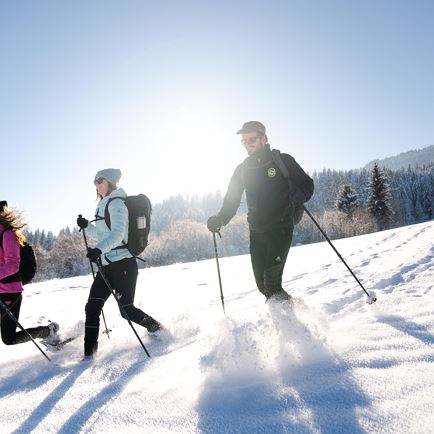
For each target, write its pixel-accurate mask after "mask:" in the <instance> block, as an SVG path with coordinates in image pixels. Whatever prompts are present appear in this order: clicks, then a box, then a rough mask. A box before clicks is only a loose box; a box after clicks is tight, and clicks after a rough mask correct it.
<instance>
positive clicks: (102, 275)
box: [96, 259, 151, 357]
mask: <svg viewBox="0 0 434 434" xmlns="http://www.w3.org/2000/svg"><path fill="white" fill-rule="evenodd" d="M96 266H97V267H98V271H99V274H100V275H101V277H102V279H103V280H104V283H105V285H106V286H107V288H108V290H109V291H110V292H111V293H112V295H113V297H114V298H115V300H116V301H117V303H118V306H119V310H120V311H121V313H122V316H123V317H124V318H125V319H126V320H127V321H128V324H129V325H130V326H131V328H132V329H133V332H134V334H135V335H136V338H137V339H138V340H139V342H140V345H141V346H142V348H143V350H144V351H145V353H146V355H147V356H148V357H151V355H150V354H149V352H148V350H147V349H146V347H145V344H144V343H143V342H142V340H141V339H140V336H139V335H138V333H137V332H136V329H135V328H134V326H133V323H132V322H131V320H130V317H129V316H128V314H127V312H126V310H125V308H124V307H123V306H122V304H121V302H120V301H119V299H118V297H117V296H116V293H115V291H114V289H113V287H112V286H111V285H110V282H109V281H108V279H107V276H106V275H105V274H104V271H103V270H102V262H101V259H98V260H97V262H96Z"/></svg>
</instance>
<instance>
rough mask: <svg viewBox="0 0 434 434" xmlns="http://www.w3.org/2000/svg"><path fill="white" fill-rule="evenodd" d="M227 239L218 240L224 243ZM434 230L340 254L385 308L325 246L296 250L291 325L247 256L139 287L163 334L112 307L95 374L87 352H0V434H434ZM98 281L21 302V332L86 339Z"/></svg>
mask: <svg viewBox="0 0 434 434" xmlns="http://www.w3.org/2000/svg"><path fill="white" fill-rule="evenodd" d="M223 236H224V234H223ZM432 240H434V223H433V222H429V223H425V224H420V225H415V226H409V227H404V228H400V229H397V230H392V231H386V232H381V233H376V234H372V235H367V236H362V237H357V238H351V239H346V240H341V241H337V242H336V243H335V244H336V246H337V248H338V249H339V250H340V252H341V254H342V255H343V257H344V258H346V260H347V262H348V263H349V265H350V266H351V267H352V268H353V270H354V271H355V272H356V274H357V275H358V277H359V278H360V279H361V281H362V282H363V283H364V285H365V287H366V288H367V289H368V290H369V291H370V290H373V291H375V293H376V295H377V297H378V302H377V303H376V304H375V305H373V306H369V305H367V304H366V303H365V296H364V293H363V292H362V291H361V289H360V287H358V285H357V284H356V282H355V281H354V280H353V278H352V277H351V276H350V275H349V273H348V271H347V270H346V268H345V267H344V265H343V264H342V263H341V262H340V261H339V259H338V258H337V257H336V256H335V254H334V253H333V251H332V250H331V249H330V247H329V246H328V245H327V244H326V243H320V244H316V245H309V246H302V247H295V248H293V249H292V250H291V251H290V255H289V259H288V263H287V267H286V271H285V274H284V286H285V288H286V289H287V290H288V291H289V292H290V293H291V294H292V295H293V296H294V297H296V303H295V308H294V313H291V312H290V311H288V309H287V308H282V307H280V306H276V305H274V306H273V305H271V306H270V305H266V304H264V300H263V297H262V296H261V295H260V294H259V293H258V291H257V290H256V289H255V284H254V280H253V277H252V272H251V269H250V259H249V257H248V256H239V257H233V258H224V259H221V263H220V266H221V271H222V280H223V289H224V294H225V304H226V313H227V317H225V316H224V315H223V310H222V307H221V301H220V293H219V287H218V280H217V273H216V265H215V261H214V260H210V261H203V262H197V263H191V264H177V265H173V266H169V267H161V268H153V269H147V270H142V271H141V272H140V277H139V283H138V288H137V295H136V299H137V304H138V305H139V306H141V308H142V309H144V310H145V311H146V312H148V313H149V314H151V315H153V316H155V317H156V318H157V319H159V320H160V321H162V322H163V323H164V324H165V325H166V326H167V327H168V329H169V330H170V335H169V334H166V335H163V336H162V337H161V340H155V339H152V338H150V337H149V336H147V334H146V333H145V332H144V330H143V329H140V328H138V331H139V333H140V336H142V337H143V339H144V342H145V344H146V345H147V348H148V350H149V352H150V353H151V355H152V358H151V359H148V358H147V357H146V355H145V354H144V352H143V350H142V349H141V347H140V346H139V344H138V342H137V340H136V338H135V336H134V334H133V333H132V331H131V329H130V328H129V326H128V324H127V323H126V322H125V321H123V320H122V319H121V318H120V315H119V313H118V311H117V307H116V304H115V301H114V300H112V299H110V300H109V302H108V303H107V305H106V307H105V309H104V311H105V315H106V318H107V320H108V323H109V325H110V327H111V328H112V329H113V331H112V333H111V335H110V339H107V337H106V336H105V335H103V336H101V339H100V352H99V355H98V357H97V359H96V360H95V361H94V362H93V363H86V362H80V359H81V357H82V339H81V338H80V339H77V340H76V341H74V342H72V343H70V344H69V345H68V346H66V347H65V348H64V350H63V351H61V352H57V353H51V357H52V360H53V361H52V362H51V363H49V362H47V361H46V360H45V359H44V358H43V357H42V355H41V354H40V353H39V352H38V351H37V349H36V348H35V347H34V346H33V345H32V344H31V343H27V344H23V345H18V346H15V347H7V346H5V345H3V344H0V426H1V431H2V433H5V432H16V433H27V432H35V433H47V432H60V433H75V432H110V433H114V432H117V433H119V434H120V433H130V432H142V433H196V432H197V433H246V434H247V433H249V434H251V433H293V432H297V433H359V432H369V433H430V432H433V431H434V428H433V426H434V364H433V361H434V313H433V310H434V288H433V286H434V246H433V241H432ZM90 283H91V277H90V276H87V277H79V278H74V279H65V280H55V281H50V282H44V283H39V284H34V285H30V286H28V287H27V288H26V290H25V299H24V302H23V308H22V315H21V318H20V320H21V323H22V324H23V325H24V326H32V325H34V324H35V323H38V322H40V323H45V322H46V320H47V319H51V320H55V321H59V322H60V323H61V326H62V331H63V333H64V335H68V334H69V333H73V332H74V331H78V332H79V333H81V334H82V333H83V320H84V304H85V301H86V298H87V293H88V287H89V285H90Z"/></svg>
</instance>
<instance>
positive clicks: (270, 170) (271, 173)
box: [267, 167, 276, 178]
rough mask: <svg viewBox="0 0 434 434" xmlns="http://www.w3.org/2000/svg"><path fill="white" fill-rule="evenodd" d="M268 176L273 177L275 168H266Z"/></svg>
mask: <svg viewBox="0 0 434 434" xmlns="http://www.w3.org/2000/svg"><path fill="white" fill-rule="evenodd" d="M267 174H268V177H269V178H274V177H275V176H276V169H275V168H274V167H270V168H269V169H268V173H267Z"/></svg>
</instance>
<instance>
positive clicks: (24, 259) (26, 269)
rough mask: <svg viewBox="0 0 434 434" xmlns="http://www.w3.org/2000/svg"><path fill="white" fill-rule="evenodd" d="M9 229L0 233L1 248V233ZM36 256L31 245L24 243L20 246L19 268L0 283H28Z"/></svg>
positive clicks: (32, 275)
mask: <svg viewBox="0 0 434 434" xmlns="http://www.w3.org/2000/svg"><path fill="white" fill-rule="evenodd" d="M8 230H11V229H5V230H4V231H3V232H2V233H1V234H0V246H1V248H2V249H3V235H4V233H5V232H6V231H8ZM36 269H37V266H36V256H35V252H34V250H33V247H32V246H31V245H30V244H27V243H24V246H20V268H19V270H18V272H17V273H15V274H12V275H10V276H7V277H5V278H4V279H1V280H0V283H12V282H20V281H21V282H22V284H23V285H26V284H27V283H30V282H31V281H32V279H33V278H34V277H35V274H36Z"/></svg>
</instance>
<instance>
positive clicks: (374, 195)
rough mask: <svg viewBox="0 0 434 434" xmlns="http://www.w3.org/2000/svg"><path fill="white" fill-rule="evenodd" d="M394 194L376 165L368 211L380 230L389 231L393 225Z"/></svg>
mask: <svg viewBox="0 0 434 434" xmlns="http://www.w3.org/2000/svg"><path fill="white" fill-rule="evenodd" d="M391 200H392V194H391V191H390V187H389V183H388V181H387V179H386V177H385V175H384V173H383V172H382V171H381V169H380V168H379V167H378V165H377V164H376V163H375V164H374V167H373V169H372V171H371V177H370V182H369V199H368V210H369V212H370V214H371V215H372V217H373V218H374V219H375V221H376V223H377V227H378V229H379V230H384V229H389V228H390V225H391V223H392V217H393V210H392V206H391Z"/></svg>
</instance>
